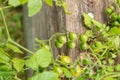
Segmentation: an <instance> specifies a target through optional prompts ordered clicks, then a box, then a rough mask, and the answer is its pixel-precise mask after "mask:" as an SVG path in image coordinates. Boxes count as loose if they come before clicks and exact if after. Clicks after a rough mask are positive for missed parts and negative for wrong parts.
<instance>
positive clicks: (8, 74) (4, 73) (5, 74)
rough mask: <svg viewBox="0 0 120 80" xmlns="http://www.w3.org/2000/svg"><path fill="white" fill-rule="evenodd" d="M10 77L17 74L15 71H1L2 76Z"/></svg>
mask: <svg viewBox="0 0 120 80" xmlns="http://www.w3.org/2000/svg"><path fill="white" fill-rule="evenodd" d="M10 75H12V76H13V75H16V72H15V71H0V76H5V77H8V76H10Z"/></svg>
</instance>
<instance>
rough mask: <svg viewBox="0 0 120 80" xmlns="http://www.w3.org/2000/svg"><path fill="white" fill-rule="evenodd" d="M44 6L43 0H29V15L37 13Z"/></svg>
mask: <svg viewBox="0 0 120 80" xmlns="http://www.w3.org/2000/svg"><path fill="white" fill-rule="evenodd" d="M41 8H42V0H29V1H28V15H29V17H31V16H33V15H35V14H37V13H38V12H39V11H40V9H41Z"/></svg>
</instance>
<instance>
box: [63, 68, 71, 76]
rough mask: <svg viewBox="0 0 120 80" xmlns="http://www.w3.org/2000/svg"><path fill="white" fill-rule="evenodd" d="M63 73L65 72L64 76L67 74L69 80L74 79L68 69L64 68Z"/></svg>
mask: <svg viewBox="0 0 120 80" xmlns="http://www.w3.org/2000/svg"><path fill="white" fill-rule="evenodd" d="M63 72H64V74H65V76H66V77H67V78H71V77H72V74H71V73H70V71H69V70H68V69H66V68H63Z"/></svg>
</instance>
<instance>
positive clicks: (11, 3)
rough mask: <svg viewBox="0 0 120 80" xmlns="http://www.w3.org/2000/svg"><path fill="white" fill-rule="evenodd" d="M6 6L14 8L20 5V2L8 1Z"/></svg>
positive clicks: (17, 0)
mask: <svg viewBox="0 0 120 80" xmlns="http://www.w3.org/2000/svg"><path fill="white" fill-rule="evenodd" d="M8 4H9V5H11V6H14V7H16V6H19V5H20V2H19V0H8Z"/></svg>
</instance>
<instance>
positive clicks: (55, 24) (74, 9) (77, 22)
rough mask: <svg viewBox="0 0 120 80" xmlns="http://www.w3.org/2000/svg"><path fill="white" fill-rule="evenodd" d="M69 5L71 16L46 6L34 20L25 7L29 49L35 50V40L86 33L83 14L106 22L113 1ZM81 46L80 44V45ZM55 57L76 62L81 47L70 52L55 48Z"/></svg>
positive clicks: (85, 0)
mask: <svg viewBox="0 0 120 80" xmlns="http://www.w3.org/2000/svg"><path fill="white" fill-rule="evenodd" d="M65 1H66V3H67V5H68V10H69V11H70V12H71V14H70V15H66V14H65V13H64V11H63V10H62V9H61V8H57V7H56V6H53V7H49V6H47V5H44V6H43V8H42V10H41V11H40V12H39V13H38V14H37V15H35V16H33V17H32V18H28V17H26V16H27V9H26V7H24V10H23V11H24V25H25V36H26V42H27V45H28V48H29V49H31V50H33V48H34V43H35V42H34V38H35V37H38V38H39V39H48V38H49V37H50V36H51V35H52V34H54V33H55V32H66V31H71V32H78V33H80V34H81V33H84V32H85V28H84V27H83V24H82V13H83V12H85V13H93V14H94V16H95V19H96V20H98V21H100V22H106V20H107V18H106V16H105V14H104V9H105V8H106V7H107V6H108V5H109V3H110V1H112V0H65ZM78 45H79V44H78ZM53 50H54V55H55V56H56V55H58V54H63V53H64V54H67V55H70V57H71V58H72V59H73V60H74V59H75V58H76V57H77V55H78V54H79V53H80V49H79V47H76V48H75V49H72V50H68V49H67V48H66V47H64V49H60V50H57V49H56V48H55V47H54V46H53Z"/></svg>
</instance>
